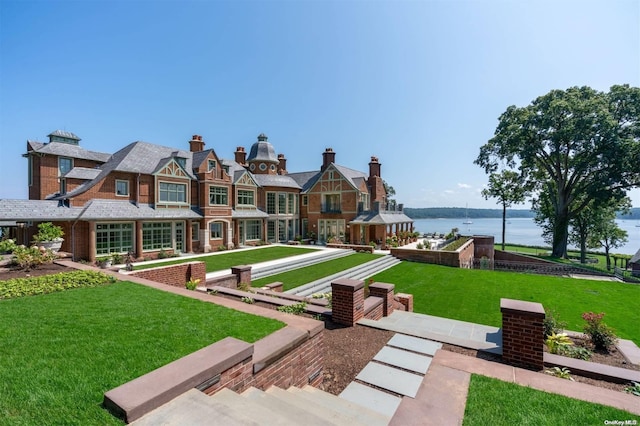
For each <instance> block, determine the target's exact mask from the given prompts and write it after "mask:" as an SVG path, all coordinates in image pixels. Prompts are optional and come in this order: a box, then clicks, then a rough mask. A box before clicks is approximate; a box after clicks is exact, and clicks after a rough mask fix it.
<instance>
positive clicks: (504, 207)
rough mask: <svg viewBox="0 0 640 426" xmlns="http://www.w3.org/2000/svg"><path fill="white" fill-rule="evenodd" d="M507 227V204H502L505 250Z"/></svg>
mask: <svg viewBox="0 0 640 426" xmlns="http://www.w3.org/2000/svg"><path fill="white" fill-rule="evenodd" d="M506 229H507V205H506V204H504V203H503V204H502V251H504V236H505V234H506Z"/></svg>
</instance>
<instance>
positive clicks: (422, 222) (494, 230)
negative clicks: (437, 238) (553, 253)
mask: <svg viewBox="0 0 640 426" xmlns="http://www.w3.org/2000/svg"><path fill="white" fill-rule="evenodd" d="M464 221H465V219H463V218H458V219H414V227H415V230H416V231H418V232H420V233H425V232H426V233H429V234H431V233H434V232H435V233H438V234H448V233H449V232H451V229H452V228H458V229H459V232H460V233H461V234H462V235H474V234H475V235H493V236H494V237H495V241H496V243H500V242H502V219H472V222H473V223H470V224H464V223H463V222H464ZM616 222H617V223H618V226H619V227H620V228H621V229H624V230H625V231H627V234H629V236H628V238H627V239H628V242H627V243H626V244H625V245H624V246H622V247H619V248H616V249H613V250H612V253H624V254H631V255H633V254H635V253H636V252H637V251H638V250H639V249H640V226H639V225H640V220H616ZM505 240H506V243H507V244H522V245H528V246H547V245H548V244H545V242H544V240H543V239H542V229H540V227H538V225H536V223H535V222H534V221H533V219H530V218H515V219H507V229H506V236H505Z"/></svg>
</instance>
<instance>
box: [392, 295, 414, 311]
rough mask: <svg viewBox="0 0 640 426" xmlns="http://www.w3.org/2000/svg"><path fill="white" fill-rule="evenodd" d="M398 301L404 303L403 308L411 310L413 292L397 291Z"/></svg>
mask: <svg viewBox="0 0 640 426" xmlns="http://www.w3.org/2000/svg"><path fill="white" fill-rule="evenodd" d="M396 297H397V298H398V302H400V303H402V304H403V305H404V310H405V311H407V312H413V294H406V293H398V294H396Z"/></svg>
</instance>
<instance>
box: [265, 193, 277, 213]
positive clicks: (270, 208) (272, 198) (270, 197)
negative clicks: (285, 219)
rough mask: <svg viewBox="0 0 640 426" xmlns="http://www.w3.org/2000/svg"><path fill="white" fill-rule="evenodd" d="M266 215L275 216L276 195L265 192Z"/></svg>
mask: <svg viewBox="0 0 640 426" xmlns="http://www.w3.org/2000/svg"><path fill="white" fill-rule="evenodd" d="M267 213H269V214H276V193H275V192H267Z"/></svg>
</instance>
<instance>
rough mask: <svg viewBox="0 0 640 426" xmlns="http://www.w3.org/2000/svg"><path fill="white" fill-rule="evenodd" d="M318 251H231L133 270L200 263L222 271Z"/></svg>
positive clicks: (149, 265) (268, 248) (284, 248)
mask: <svg viewBox="0 0 640 426" xmlns="http://www.w3.org/2000/svg"><path fill="white" fill-rule="evenodd" d="M317 250H318V249H310V248H303V247H286V246H275V247H265V248H259V249H254V250H231V251H228V252H224V253H217V254H213V255H210V256H202V257H192V258H176V259H172V260H167V261H166V262H158V263H143V264H140V265H136V266H134V268H133V269H135V270H138V269H148V268H155V267H157V266H166V265H175V264H178V263H184V262H193V261H200V262H204V263H205V264H206V268H207V272H215V271H222V270H224V269H229V268H231V267H233V266H239V265H252V264H254V263H260V262H267V261H270V260H275V259H282V258H283V257H290V256H298V255H300V254H306V253H312V252H314V251H317Z"/></svg>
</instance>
